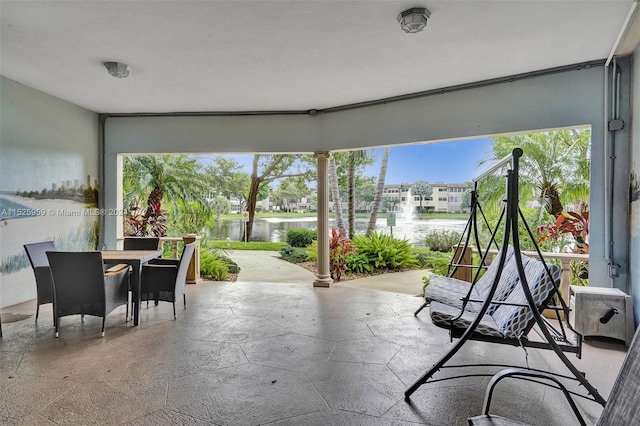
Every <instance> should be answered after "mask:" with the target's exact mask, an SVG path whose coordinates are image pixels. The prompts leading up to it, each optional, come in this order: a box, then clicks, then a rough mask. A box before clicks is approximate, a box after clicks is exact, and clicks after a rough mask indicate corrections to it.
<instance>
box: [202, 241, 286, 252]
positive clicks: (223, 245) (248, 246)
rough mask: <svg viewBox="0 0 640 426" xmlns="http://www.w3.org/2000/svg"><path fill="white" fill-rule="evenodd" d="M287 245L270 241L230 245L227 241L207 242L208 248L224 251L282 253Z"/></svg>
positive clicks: (236, 242) (233, 242)
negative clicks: (281, 250) (282, 249)
mask: <svg viewBox="0 0 640 426" xmlns="http://www.w3.org/2000/svg"><path fill="white" fill-rule="evenodd" d="M287 245H288V244H287V243H285V242H282V243H272V242H269V241H248V242H247V243H245V242H244V241H230V242H229V243H227V241H226V240H217V241H207V246H211V247H213V248H215V249H222V250H226V249H229V250H267V251H280V249H281V248H282V247H286V246H287Z"/></svg>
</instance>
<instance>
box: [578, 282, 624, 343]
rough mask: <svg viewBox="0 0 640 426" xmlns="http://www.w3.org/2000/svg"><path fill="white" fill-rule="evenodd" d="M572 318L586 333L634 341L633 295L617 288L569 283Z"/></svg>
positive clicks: (584, 333) (580, 330)
mask: <svg viewBox="0 0 640 426" xmlns="http://www.w3.org/2000/svg"><path fill="white" fill-rule="evenodd" d="M569 307H570V308H571V313H570V315H569V319H570V321H571V324H573V326H574V327H575V329H576V331H577V332H578V333H580V334H582V335H583V336H603V337H611V338H614V339H619V340H623V341H624V342H625V344H626V345H627V346H629V344H630V343H631V339H632V338H633V334H634V331H635V327H634V323H633V309H632V304H631V296H629V295H628V294H626V293H625V292H623V291H621V290H618V289H617V288H604V287H581V286H573V285H572V286H569Z"/></svg>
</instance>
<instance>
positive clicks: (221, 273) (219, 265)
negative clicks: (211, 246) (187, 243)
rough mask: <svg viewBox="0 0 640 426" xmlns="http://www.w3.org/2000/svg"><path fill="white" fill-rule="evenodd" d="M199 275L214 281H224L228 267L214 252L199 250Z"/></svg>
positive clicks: (227, 273) (227, 274)
mask: <svg viewBox="0 0 640 426" xmlns="http://www.w3.org/2000/svg"><path fill="white" fill-rule="evenodd" d="M200 275H201V276H202V277H203V278H207V279H210V280H214V281H224V280H226V279H227V277H228V276H229V267H228V266H227V264H226V263H225V262H224V261H223V260H222V259H220V258H219V257H218V256H217V255H216V254H215V253H213V252H210V251H208V250H201V251H200Z"/></svg>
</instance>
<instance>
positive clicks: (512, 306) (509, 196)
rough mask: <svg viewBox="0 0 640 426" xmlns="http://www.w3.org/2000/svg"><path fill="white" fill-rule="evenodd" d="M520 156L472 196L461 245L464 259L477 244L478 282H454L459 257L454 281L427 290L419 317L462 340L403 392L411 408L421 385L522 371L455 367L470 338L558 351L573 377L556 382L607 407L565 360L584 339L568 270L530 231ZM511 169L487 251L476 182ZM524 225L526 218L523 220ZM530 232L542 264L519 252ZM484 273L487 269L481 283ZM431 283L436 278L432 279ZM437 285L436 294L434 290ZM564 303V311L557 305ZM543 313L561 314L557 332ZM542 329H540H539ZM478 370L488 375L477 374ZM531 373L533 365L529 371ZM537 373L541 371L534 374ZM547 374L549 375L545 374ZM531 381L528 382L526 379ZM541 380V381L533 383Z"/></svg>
mask: <svg viewBox="0 0 640 426" xmlns="http://www.w3.org/2000/svg"><path fill="white" fill-rule="evenodd" d="M521 156H522V150H521V149H520V148H516V149H514V150H513V151H512V153H511V154H510V155H509V156H507V157H505V158H504V159H502V160H501V161H499V162H498V163H497V164H496V165H495V166H493V167H492V168H491V169H490V170H488V171H486V172H484V173H483V174H482V175H481V176H479V177H478V178H476V179H474V190H473V192H472V193H471V201H472V203H471V215H470V217H469V221H468V222H467V226H466V227H465V232H464V233H463V236H462V238H461V239H460V243H462V241H463V240H464V245H463V249H462V250H458V252H457V253H459V256H462V254H461V253H464V251H465V250H466V249H467V248H468V247H469V244H470V242H471V241H472V240H473V241H475V244H476V248H477V250H478V253H479V255H480V258H481V261H480V265H481V266H480V267H478V270H477V271H476V273H475V276H474V279H473V282H472V283H466V282H462V281H459V280H455V279H453V278H451V276H452V275H453V273H454V272H455V271H456V269H457V268H460V267H468V266H463V265H461V257H459V256H454V258H453V259H452V261H451V264H450V267H449V274H448V277H439V279H440V280H437V282H436V283H435V284H432V283H430V284H429V286H428V287H427V289H426V290H425V298H426V301H425V303H424V304H423V305H422V306H421V307H420V308H419V309H418V310H417V311H416V312H415V315H417V314H418V313H419V312H420V311H421V310H422V309H423V308H424V307H426V306H428V305H430V314H431V319H432V321H433V323H434V324H435V325H437V326H439V327H443V328H446V329H448V330H449V332H450V336H451V337H452V338H457V341H455V343H454V344H453V346H452V348H451V349H450V350H449V351H448V352H447V353H446V354H445V355H444V356H443V357H442V358H441V359H440V360H439V361H438V362H436V363H435V364H434V365H433V366H432V367H431V368H430V369H429V370H427V371H426V372H425V373H424V374H423V375H422V376H421V377H420V378H418V379H417V380H416V381H415V382H414V383H413V384H412V385H411V386H409V387H408V388H407V390H406V391H405V400H406V401H407V402H410V397H411V395H412V394H413V393H414V392H415V391H416V390H417V389H418V388H420V387H421V386H422V385H423V384H426V383H434V382H440V381H444V380H453V379H459V378H466V377H474V376H476V377H477V376H487V377H490V376H492V375H493V373H488V372H487V368H493V369H496V368H497V369H504V368H514V367H519V368H521V366H514V365H506V364H484V363H478V364H459V365H454V364H451V363H450V360H451V359H452V358H453V357H454V356H455V355H456V353H457V352H458V351H459V350H460V348H461V347H462V346H463V345H464V344H465V343H466V342H467V341H469V340H479V341H484V342H489V343H497V344H506V345H511V346H516V347H522V348H523V350H525V352H526V348H527V347H531V348H536V349H546V350H552V351H553V352H554V353H555V354H556V355H557V357H558V358H559V359H560V360H561V361H562V363H563V364H564V365H565V367H566V368H567V370H568V371H569V374H566V373H565V374H558V373H551V374H552V375H553V376H555V377H557V378H559V379H563V380H572V381H576V382H578V383H579V384H580V385H582V386H581V389H583V390H584V393H578V392H574V391H570V393H571V394H573V395H575V396H578V397H582V398H585V399H587V400H590V401H595V402H597V403H599V404H600V405H602V406H604V405H605V402H606V401H605V399H604V398H603V397H602V396H601V395H600V394H599V393H598V391H597V389H596V388H595V387H594V386H593V385H591V384H590V383H589V381H588V380H587V379H586V377H585V375H584V373H583V372H581V371H579V370H578V369H577V368H576V367H575V366H574V365H573V364H572V363H571V361H570V360H569V359H568V358H567V355H566V354H565V352H568V353H575V354H576V356H577V357H578V358H580V356H581V346H582V336H581V335H580V334H579V333H577V332H575V330H574V328H573V326H572V325H571V323H570V322H569V308H568V306H567V304H566V303H565V302H564V300H563V299H562V297H561V296H560V291H559V283H560V275H561V272H562V270H561V269H560V268H558V267H556V266H554V265H550V264H547V263H546V262H545V261H544V258H543V256H542V253H541V251H540V248H539V247H538V245H537V243H536V241H535V238H534V237H533V233H532V232H531V229H530V228H529V226H528V225H527V222H526V221H525V218H524V215H523V213H522V211H521V210H520V207H519V200H518V185H519V182H518V179H519V178H518V170H519V159H520V157H521ZM509 163H510V164H511V167H510V168H509V169H508V170H507V173H506V197H505V205H504V208H503V210H502V213H501V214H500V218H499V220H498V223H497V225H496V226H495V228H494V229H493V231H492V232H491V239H490V242H489V244H488V246H487V249H486V250H482V248H481V247H480V239H479V237H478V216H479V215H480V216H481V217H482V219H483V220H484V222H485V224H486V226H487V227H488V228H489V229H491V227H490V226H489V224H488V223H487V220H486V217H485V216H484V212H483V211H482V208H481V206H480V203H479V197H478V194H477V189H478V182H479V181H480V180H482V179H483V178H485V177H486V176H487V175H489V174H490V173H493V172H495V171H497V170H501V169H502V168H504V167H505V166H506V165H508V164H509ZM519 219H520V220H519ZM502 222H504V228H503V229H504V234H503V238H502V243H501V245H500V247H498V249H499V251H498V254H497V256H496V257H495V258H494V260H493V262H492V263H491V265H489V266H488V267H486V266H484V265H485V264H486V263H485V261H486V259H487V255H488V253H489V247H490V245H491V244H496V246H497V243H496V241H495V239H496V233H497V230H498V229H499V227H500V226H501V224H502ZM520 226H521V227H522V229H523V230H525V231H526V233H527V234H528V236H529V237H530V239H531V242H532V243H533V246H534V247H535V252H536V253H537V258H538V259H539V260H538V259H533V258H530V257H528V256H526V255H524V254H523V253H522V252H521V249H520V237H519V227H520ZM480 268H483V269H485V268H486V269H485V272H484V275H482V277H480V272H481V270H480ZM432 281H433V278H432ZM432 285H433V286H434V287H433V288H432V289H430V287H432ZM558 304H559V306H558ZM545 309H547V310H549V311H552V312H554V313H555V318H554V319H555V320H556V321H557V326H554V324H552V323H551V322H550V321H549V320H548V319H546V318H545V317H544V316H543V315H542V311H544V310H545ZM536 326H537V328H534V327H536ZM568 330H570V331H572V332H573V333H575V338H573V339H571V338H569V337H568V336H567V331H568ZM531 331H534V332H535V333H536V334H537V335H538V337H539V338H538V339H535V340H531V339H529V338H528V337H527V336H528V334H529V332H531ZM473 368H476V370H477V369H478V368H480V369H481V370H482V372H478V371H473ZM445 369H451V370H457V371H454V373H453V375H449V376H445V375H443V376H442V377H441V376H440V375H439V374H438V373H442V370H445ZM527 369H529V367H528V366H527ZM529 370H530V371H535V372H539V371H541V370H536V369H533V368H531V369H529ZM547 373H548V372H547ZM524 380H527V379H524ZM530 380H531V381H536V379H533V378H532V379H530Z"/></svg>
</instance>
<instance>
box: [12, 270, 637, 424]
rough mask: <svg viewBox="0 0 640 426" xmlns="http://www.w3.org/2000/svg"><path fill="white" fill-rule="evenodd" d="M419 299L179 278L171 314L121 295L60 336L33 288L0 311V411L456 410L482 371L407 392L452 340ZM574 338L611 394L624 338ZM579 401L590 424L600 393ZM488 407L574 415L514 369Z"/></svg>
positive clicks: (133, 419) (51, 418)
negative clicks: (132, 307) (184, 286)
mask: <svg viewBox="0 0 640 426" xmlns="http://www.w3.org/2000/svg"><path fill="white" fill-rule="evenodd" d="M281 262H283V261H281ZM389 278H390V279H391V277H389ZM420 303H421V299H420V298H417V297H415V296H412V295H407V294H400V293H390V292H385V291H376V290H366V289H355V288H348V287H341V286H334V287H332V288H313V287H311V286H309V285H305V283H277V282H259V281H253V282H249V281H247V282H237V283H234V284H231V283H214V282H203V283H200V284H197V285H191V286H188V293H187V309H186V310H183V309H182V307H181V306H180V307H179V308H178V318H177V320H173V313H172V310H171V304H169V303H160V305H159V306H157V307H154V306H153V304H151V306H150V307H149V308H148V309H147V308H146V307H143V309H142V312H141V318H140V321H141V322H140V325H139V326H138V327H134V328H132V327H131V323H130V322H129V323H126V322H124V308H119V309H118V310H117V311H114V312H113V313H112V314H111V315H110V316H109V318H108V320H107V324H108V327H107V333H106V337H105V338H100V337H99V336H100V324H101V322H100V320H99V319H95V318H91V317H87V318H86V320H85V323H84V324H83V323H81V322H80V318H79V317H69V318H65V319H63V322H62V327H61V330H60V337H59V338H58V339H55V338H54V337H53V327H52V325H51V317H50V309H51V308H50V305H45V306H44V307H43V309H41V312H40V318H39V320H38V322H37V323H35V322H34V321H33V318H32V315H33V312H34V310H35V306H34V304H33V303H31V302H29V303H26V304H23V305H19V306H14V307H12V308H9V309H6V308H5V310H4V311H3V313H5V314H6V313H7V312H8V311H11V312H12V313H13V314H20V313H24V314H27V315H28V316H29V317H28V318H27V319H25V320H22V321H19V322H14V323H5V324H3V327H4V332H5V338H4V339H2V341H1V342H0V345H1V346H0V361H1V362H0V389H2V390H1V391H0V394H1V396H2V398H1V400H2V404H1V405H0V423H2V424H7V425H12V424H29V425H39V424H43V425H44V424H52V423H53V424H60V425H64V424H92V423H93V424H95V423H98V424H123V425H124V424H126V425H158V424H198V425H209V424H210V425H258V424H261V425H264V424H275V425H338V424H341V425H342V424H344V425H410V424H427V425H462V424H466V418H467V417H469V416H473V415H477V414H479V413H480V411H481V409H482V402H483V398H484V391H485V388H486V385H487V381H488V377H472V378H467V379H460V380H455V381H447V382H440V383H436V384H430V385H425V386H423V387H421V388H420V389H419V390H418V391H417V392H415V393H414V394H413V395H412V396H411V402H410V403H407V402H405V400H404V391H405V389H406V387H407V386H408V385H409V384H411V383H412V382H413V381H414V380H415V379H416V378H417V377H418V376H420V375H421V374H422V373H423V372H424V370H425V369H426V368H428V367H429V366H431V364H433V363H435V362H436V361H437V360H438V358H439V357H441V356H442V355H443V354H444V353H445V352H446V351H447V350H448V348H449V347H450V346H451V345H452V343H450V341H449V338H448V333H447V331H446V330H443V329H440V328H437V327H435V326H434V325H433V324H432V323H431V320H430V318H429V316H428V315H427V314H426V313H425V314H423V315H421V316H418V317H414V316H413V315H412V312H413V311H414V310H415V309H416V307H417V306H418V305H419V304H420ZM583 349H584V353H583V357H582V359H576V358H575V356H571V360H572V361H573V362H574V363H575V364H576V366H577V367H578V368H579V369H580V370H582V371H585V373H586V375H587V378H588V380H589V381H590V382H591V383H592V384H593V385H594V386H596V387H597V388H598V390H599V391H600V392H601V393H602V394H603V396H605V397H607V396H608V394H609V391H610V389H611V387H612V385H613V380H614V378H615V376H616V373H617V371H618V369H619V366H620V364H621V363H622V359H623V357H624V355H625V346H624V344H621V343H619V342H614V341H607V340H603V339H589V340H587V342H586V343H585V344H584V346H583ZM528 353H529V357H528V362H529V366H531V367H532V368H540V369H543V370H545V371H547V370H552V369H557V370H558V371H562V365H561V363H560V362H559V361H558V360H557V359H556V358H555V356H554V354H553V353H551V352H550V351H540V350H531V349H530V350H529V351H528ZM454 361H455V363H456V364H464V363H469V362H478V361H482V362H485V363H487V362H490V363H497V364H500V363H503V364H513V363H516V364H521V365H523V366H524V365H526V361H525V352H524V351H523V350H522V349H520V348H514V347H510V346H506V345H496V344H491V343H484V342H471V343H470V344H467V345H465V346H464V349H463V350H462V351H461V352H459V353H458V354H457V355H456V357H455V358H454ZM494 371H497V369H495V370H494ZM486 372H487V373H490V372H491V371H490V370H487V371H486ZM444 374H450V372H445V373H444ZM578 404H579V406H580V408H581V409H582V410H583V412H584V413H585V419H586V420H587V421H588V423H589V424H594V423H595V421H596V420H597V418H598V416H599V414H600V412H601V410H602V407H600V406H599V405H597V404H595V403H593V402H591V403H587V402H585V401H581V400H580V399H578ZM493 407H494V410H493V411H494V412H495V413H496V414H502V415H507V416H511V417H513V418H519V419H527V420H529V421H532V422H534V424H539V425H563V426H564V425H573V424H577V422H576V419H575V418H574V417H573V414H572V413H571V410H570V409H569V407H568V406H567V405H566V403H565V402H564V401H563V399H562V398H561V396H560V392H559V391H557V390H553V389H549V388H543V387H540V386H536V385H531V384H528V385H527V386H526V387H523V386H522V383H521V382H518V381H513V382H507V383H505V384H504V385H503V386H501V387H500V388H499V393H498V395H497V397H496V399H495V400H494V405H493Z"/></svg>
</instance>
